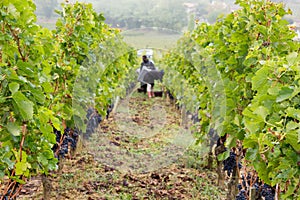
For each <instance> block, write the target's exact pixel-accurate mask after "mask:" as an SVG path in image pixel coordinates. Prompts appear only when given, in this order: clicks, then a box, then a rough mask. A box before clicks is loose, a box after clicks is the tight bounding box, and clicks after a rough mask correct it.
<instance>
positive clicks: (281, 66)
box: [165, 0, 300, 198]
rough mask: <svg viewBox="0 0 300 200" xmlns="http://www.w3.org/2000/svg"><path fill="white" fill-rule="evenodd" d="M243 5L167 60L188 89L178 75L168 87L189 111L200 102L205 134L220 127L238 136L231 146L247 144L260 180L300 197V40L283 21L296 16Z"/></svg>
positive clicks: (202, 28)
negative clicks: (179, 84)
mask: <svg viewBox="0 0 300 200" xmlns="http://www.w3.org/2000/svg"><path fill="white" fill-rule="evenodd" d="M237 3H239V4H240V6H241V7H242V8H241V9H240V10H237V11H235V12H233V13H231V14H229V15H227V16H226V17H224V18H221V19H219V20H218V22H217V23H215V24H214V25H207V24H201V25H199V26H198V27H197V28H196V29H195V30H194V31H193V32H192V33H190V34H187V35H186V36H185V37H184V38H183V39H182V41H184V42H179V44H178V47H177V48H176V49H175V50H173V51H171V52H170V54H168V55H167V56H166V62H165V65H166V66H168V68H171V69H172V71H173V72H172V73H173V74H179V75H180V76H182V77H184V79H185V81H184V82H186V83H187V84H186V85H184V86H183V88H176V86H175V85H173V84H175V82H176V81H175V78H176V77H175V76H174V75H173V76H166V77H169V78H170V77H172V78H170V80H165V82H166V83H171V84H170V87H169V88H171V89H172V90H173V92H174V93H175V94H178V93H184V92H185V97H186V98H183V99H182V100H181V102H183V103H184V104H186V103H188V104H191V101H190V100H191V98H190V97H191V96H192V97H196V98H193V99H194V101H193V103H192V104H193V105H199V109H200V110H199V115H200V117H201V118H200V125H201V134H200V135H202V136H204V137H205V136H206V134H207V133H208V130H209V129H210V128H211V127H212V128H214V129H216V130H217V132H218V133H219V134H220V135H224V134H229V135H230V137H231V138H232V140H231V141H230V142H228V144H227V146H228V147H234V146H235V145H236V141H237V140H240V141H241V142H242V143H243V147H244V148H245V149H247V153H246V159H247V160H249V161H250V162H249V163H251V165H253V166H254V168H255V169H256V171H257V172H258V174H259V177H260V178H261V179H262V180H263V181H264V182H266V183H268V184H270V185H272V186H274V185H276V184H280V185H282V187H281V188H282V189H283V188H287V191H285V194H284V195H283V196H284V197H285V198H295V197H297V192H299V188H297V186H298V185H299V176H300V170H299V166H298V163H299V161H300V155H299V153H300V152H299V150H300V149H299V134H298V131H299V128H300V127H299V116H298V112H299V111H298V109H299V97H298V96H299V95H298V94H299V91H300V90H299V83H298V82H299V81H298V79H299V65H300V56H299V54H298V50H299V43H297V42H295V41H293V38H294V36H295V33H294V32H293V31H292V30H290V29H289V27H288V22H287V21H285V20H283V16H285V15H287V14H290V11H289V10H285V9H284V5H283V4H282V3H279V4H276V3H273V2H271V1H257V0H253V1H245V0H239V1H237ZM170 75H171V74H170ZM182 90H184V91H182ZM199 140H201V138H200V139H199ZM287 182H289V184H288V185H286V183H287Z"/></svg>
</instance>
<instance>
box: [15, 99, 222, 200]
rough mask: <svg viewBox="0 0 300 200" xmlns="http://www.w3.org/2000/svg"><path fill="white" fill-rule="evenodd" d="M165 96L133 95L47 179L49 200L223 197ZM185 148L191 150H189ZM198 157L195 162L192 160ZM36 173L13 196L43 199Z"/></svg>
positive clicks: (175, 111) (214, 178)
mask: <svg viewBox="0 0 300 200" xmlns="http://www.w3.org/2000/svg"><path fill="white" fill-rule="evenodd" d="M180 117H181V116H180V113H179V112H178V111H177V110H176V109H175V107H174V106H173V105H171V104H170V103H168V101H166V100H165V99H164V98H154V99H150V100H149V99H147V98H146V96H144V95H143V94H134V95H133V96H131V97H129V98H127V99H124V100H122V101H121V102H120V105H119V106H118V109H117V111H116V112H115V113H114V114H113V115H111V116H110V118H108V119H105V120H104V121H103V122H102V123H101V125H100V127H99V130H98V131H97V133H95V134H93V135H92V137H91V138H90V139H89V140H88V141H84V144H83V145H82V147H81V148H78V150H77V153H76V155H74V156H73V157H72V158H71V159H68V160H64V161H63V168H62V170H61V171H60V173H57V174H54V175H52V177H50V178H49V180H50V183H51V192H50V194H51V199H80V200H81V199H82V200H83V199H87V200H99V199H197V200H198V199H224V198H223V196H224V194H223V193H222V191H221V190H220V189H219V188H217V187H216V186H215V185H216V180H217V177H216V174H215V173H213V172H209V171H206V170H203V169H201V162H203V161H202V160H201V158H196V157H195V155H196V154H199V150H197V149H195V148H193V142H194V138H193V137H192V134H191V133H190V131H189V130H187V129H185V128H183V127H182V126H181V119H180ZM188 147H190V148H188ZM197 159H199V160H197ZM42 194H43V191H42V186H41V180H40V178H39V177H36V178H33V179H32V181H31V182H30V183H29V184H27V185H26V186H25V187H24V188H23V190H22V195H21V196H20V197H19V198H18V199H42Z"/></svg>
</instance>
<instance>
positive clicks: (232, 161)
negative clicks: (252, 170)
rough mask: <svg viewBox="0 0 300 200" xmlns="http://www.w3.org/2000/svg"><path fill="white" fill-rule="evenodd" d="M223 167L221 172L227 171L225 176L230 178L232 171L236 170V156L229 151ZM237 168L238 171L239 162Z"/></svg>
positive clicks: (240, 166)
mask: <svg viewBox="0 0 300 200" xmlns="http://www.w3.org/2000/svg"><path fill="white" fill-rule="evenodd" d="M223 165H224V168H223V170H224V171H227V175H228V176H230V175H231V174H232V171H233V169H236V167H237V164H236V154H235V153H234V152H232V151H230V155H229V157H228V158H227V159H226V160H224V161H223ZM238 167H239V169H240V168H242V165H241V163H240V162H239V163H238Z"/></svg>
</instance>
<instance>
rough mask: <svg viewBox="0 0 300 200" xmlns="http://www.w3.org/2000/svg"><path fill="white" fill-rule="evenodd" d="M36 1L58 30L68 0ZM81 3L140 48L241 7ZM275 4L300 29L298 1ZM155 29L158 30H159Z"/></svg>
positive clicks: (142, 0) (151, 0) (155, 1)
mask: <svg viewBox="0 0 300 200" xmlns="http://www.w3.org/2000/svg"><path fill="white" fill-rule="evenodd" d="M34 2H35V3H36V7H37V9H36V14H37V18H38V23H39V24H40V25H42V26H45V27H47V28H50V29H53V28H55V22H56V18H57V17H58V16H57V15H56V13H55V12H54V11H55V10H56V9H60V4H61V3H63V2H65V0H34ZM68 2H76V1H75V0H69V1H68ZM81 2H86V3H92V4H93V7H94V9H95V10H96V11H97V12H99V13H103V15H104V17H105V18H106V23H107V24H109V25H111V26H112V27H115V28H119V29H121V30H122V31H123V32H124V37H125V39H127V42H129V43H133V46H136V47H144V46H147V47H149V46H152V47H164V48H167V47H169V46H171V44H173V43H174V41H176V40H177V39H178V38H179V36H180V35H181V34H182V33H183V32H184V31H186V30H191V29H193V27H194V25H195V22H197V23H201V22H206V23H210V24H212V23H214V22H215V21H216V19H217V18H218V16H220V15H222V14H228V13H230V12H232V11H233V10H236V9H238V8H239V7H238V6H237V5H235V0H112V1H109V2H108V1H107V0H81ZM273 2H283V3H284V4H285V5H286V8H290V9H291V10H292V12H293V15H289V16H286V17H285V19H286V20H288V21H289V23H290V24H295V25H296V26H297V27H300V3H299V2H298V1H296V0H273ZM297 2H298V3H297ZM147 27H152V30H151V31H150V30H149V29H148V30H147V29H146V28H147ZM153 27H156V31H155V28H153ZM149 34H150V35H149ZM164 36H165V37H164ZM139 37H140V38H139ZM149 37H150V39H149ZM156 40H164V41H163V43H164V44H163V45H162V44H156V43H155V41H156ZM136 41H140V43H139V44H138V43H136ZM143 41H144V42H146V43H143ZM147 41H148V43H147ZM149 42H150V43H151V42H152V44H150V43H149ZM158 43H159V41H158ZM139 45H140V46H139Z"/></svg>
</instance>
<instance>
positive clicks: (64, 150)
mask: <svg viewBox="0 0 300 200" xmlns="http://www.w3.org/2000/svg"><path fill="white" fill-rule="evenodd" d="M54 133H55V135H56V144H55V145H54V146H53V147H52V150H53V152H54V153H55V157H56V158H58V159H59V160H60V159H62V158H65V155H66V154H68V153H69V151H70V150H75V149H76V146H77V141H78V137H79V134H80V133H79V130H78V129H71V128H66V129H65V130H64V134H63V135H62V134H61V132H60V131H58V130H56V129H54ZM69 147H71V149H69Z"/></svg>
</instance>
